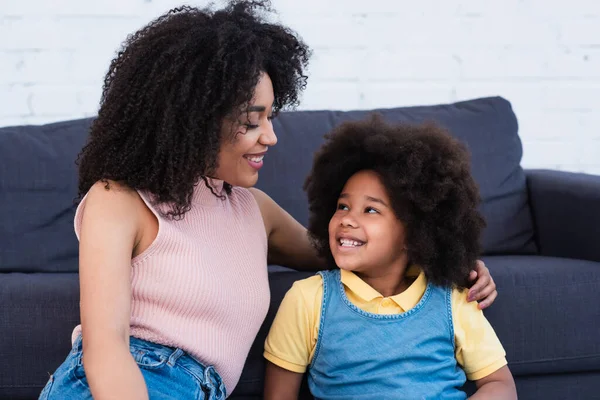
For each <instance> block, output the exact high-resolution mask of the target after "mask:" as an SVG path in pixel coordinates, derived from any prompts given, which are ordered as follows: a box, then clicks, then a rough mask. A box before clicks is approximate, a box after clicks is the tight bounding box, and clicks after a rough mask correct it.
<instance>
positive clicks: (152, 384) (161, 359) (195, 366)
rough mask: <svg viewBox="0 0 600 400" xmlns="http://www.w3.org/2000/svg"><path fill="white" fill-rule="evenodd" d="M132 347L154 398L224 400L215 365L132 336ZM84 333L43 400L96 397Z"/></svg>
mask: <svg viewBox="0 0 600 400" xmlns="http://www.w3.org/2000/svg"><path fill="white" fill-rule="evenodd" d="M129 350H130V351H131V355H132V356H133V358H134V359H135V361H136V362H137V364H138V366H139V368H140V370H141V371H142V375H143V376H144V380H145V381H146V387H147V388H148V394H149V396H150V400H154V399H156V400H174V399H197V400H222V399H225V385H223V381H222V380H221V377H220V376H219V374H218V373H217V372H216V371H215V369H214V368H213V367H210V366H209V367H206V366H204V365H202V364H201V363H200V362H198V361H196V360H195V359H194V358H192V357H191V356H189V355H188V354H186V353H185V352H184V351H183V350H181V349H175V348H171V347H167V346H163V345H160V344H156V343H152V342H148V341H146V340H141V339H137V338H134V337H131V338H130V339H129ZM82 357H83V354H82V344H81V336H79V337H78V338H77V340H76V341H75V343H74V344H73V348H72V350H71V352H70V353H69V355H68V357H67V359H66V360H65V361H64V362H63V363H62V364H61V365H60V366H59V367H58V369H57V370H56V371H55V373H54V375H52V376H51V377H50V380H49V381H48V383H47V384H46V386H45V387H44V390H42V393H41V394H40V400H45V399H61V400H63V399H64V400H67V399H92V394H91V392H90V387H89V385H88V382H87V379H86V377H85V371H84V369H83V363H82Z"/></svg>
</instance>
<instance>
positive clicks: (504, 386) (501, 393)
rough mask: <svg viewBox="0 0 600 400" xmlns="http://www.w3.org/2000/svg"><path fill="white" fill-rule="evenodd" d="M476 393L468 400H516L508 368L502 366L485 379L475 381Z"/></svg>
mask: <svg viewBox="0 0 600 400" xmlns="http://www.w3.org/2000/svg"><path fill="white" fill-rule="evenodd" d="M475 385H476V386H477V391H476V392H475V394H474V395H473V396H471V397H469V399H471V400H477V399H486V400H513V399H517V388H516V387H515V381H514V379H513V376H512V374H511V373H510V370H509V369H508V366H506V365H505V366H504V367H502V368H500V369H499V370H497V371H496V372H494V373H492V374H490V375H488V376H486V377H485V378H482V379H479V380H477V381H475Z"/></svg>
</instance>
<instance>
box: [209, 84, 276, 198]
mask: <svg viewBox="0 0 600 400" xmlns="http://www.w3.org/2000/svg"><path fill="white" fill-rule="evenodd" d="M274 99H275V97H274V95H273V83H272V82H271V78H270V77H269V75H267V74H266V73H263V74H262V75H261V77H260V79H259V81H258V84H257V85H256V88H255V89H254V97H253V98H252V100H251V101H250V104H249V105H248V108H247V109H246V110H243V111H242V113H241V114H240V116H239V118H238V120H235V121H232V120H227V119H226V120H225V122H224V123H223V126H222V128H221V135H222V137H224V138H231V139H225V140H224V141H223V144H222V145H221V149H220V151H219V155H218V158H217V169H216V170H215V173H214V178H217V179H220V180H223V181H225V182H227V183H229V184H231V185H233V186H241V187H252V186H254V185H255V184H256V181H257V180H258V170H259V169H260V168H261V167H262V166H263V157H264V156H265V154H266V152H267V150H268V148H269V147H270V146H274V145H275V144H276V143H277V136H275V132H274V131H273V124H272V123H271V117H272V110H271V109H272V107H273V101H274Z"/></svg>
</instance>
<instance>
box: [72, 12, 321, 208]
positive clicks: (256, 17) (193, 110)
mask: <svg viewBox="0 0 600 400" xmlns="http://www.w3.org/2000/svg"><path fill="white" fill-rule="evenodd" d="M260 11H265V12H269V11H272V10H271V8H270V3H269V2H268V1H232V2H230V3H229V4H228V5H227V6H226V7H225V8H223V9H220V10H217V11H213V10H211V9H210V8H205V9H197V8H192V7H187V6H184V7H181V8H176V9H173V10H171V11H169V12H168V13H166V14H165V15H162V16H161V17H159V18H157V19H156V20H154V21H152V22H151V23H150V24H148V25H147V26H145V27H144V28H142V29H141V30H139V31H138V32H136V33H134V34H133V35H130V36H129V37H128V38H127V40H126V41H125V43H124V45H123V47H122V49H121V50H120V51H119V52H118V54H117V55H116V57H115V58H114V59H113V60H112V62H111V64H110V67H109V70H108V73H107V74H106V77H105V79H104V86H103V92H102V97H101V101H100V109H99V112H98V116H97V118H96V119H95V120H94V122H93V124H92V127H91V133H90V139H89V141H88V143H87V144H86V146H85V147H84V148H83V150H82V152H81V153H80V155H79V158H78V164H79V198H81V197H82V196H83V195H84V194H85V193H86V192H87V191H88V190H89V189H90V187H91V186H92V185H93V184H94V183H95V182H97V181H103V182H105V184H108V182H107V180H109V179H110V180H114V181H119V182H122V183H124V184H125V185H127V186H129V187H130V188H132V189H136V190H146V191H149V192H150V193H152V194H153V195H154V196H155V199H156V201H157V202H158V203H168V204H170V205H171V208H172V210H171V211H170V212H169V213H168V214H169V215H171V216H172V217H182V216H183V214H184V213H185V212H186V211H188V210H189V207H190V202H191V197H192V193H193V190H194V184H196V183H197V182H198V179H199V178H200V177H201V176H203V175H206V174H209V173H211V171H214V170H215V169H216V163H217V156H218V153H219V149H220V147H221V142H222V141H224V140H232V139H233V138H232V137H221V135H220V131H221V126H222V123H223V121H224V119H225V118H226V117H231V118H238V117H240V114H241V112H242V111H241V110H242V109H243V106H244V105H245V104H248V103H249V102H250V101H251V99H252V97H253V94H254V88H255V86H256V85H257V83H258V80H259V78H260V75H261V73H262V72H266V73H267V74H268V75H269V76H270V78H271V80H272V82H273V90H274V95H275V101H274V104H273V112H274V113H277V112H278V111H279V110H281V109H282V108H285V107H287V106H292V107H293V106H296V105H297V104H298V97H299V93H300V92H301V91H302V90H303V89H304V88H305V86H306V76H305V75H304V69H305V68H306V66H307V63H308V59H309V57H310V51H309V49H308V48H307V46H306V45H305V44H304V43H303V42H302V41H301V39H299V38H298V37H297V36H296V35H295V34H294V33H293V32H292V31H291V30H289V29H288V28H286V27H283V26H280V25H277V24H273V23H268V22H266V21H265V20H264V18H263V17H262V16H261V13H260ZM232 136H233V133H232ZM225 188H226V190H228V192H229V191H230V190H231V187H230V186H229V185H228V184H227V185H225Z"/></svg>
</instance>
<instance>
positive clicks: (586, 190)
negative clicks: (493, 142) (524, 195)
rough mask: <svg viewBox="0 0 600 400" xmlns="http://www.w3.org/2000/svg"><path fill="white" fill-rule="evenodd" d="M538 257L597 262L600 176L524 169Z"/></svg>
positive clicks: (599, 229)
mask: <svg viewBox="0 0 600 400" xmlns="http://www.w3.org/2000/svg"><path fill="white" fill-rule="evenodd" d="M525 174H526V176H527V187H528V190H529V201H530V203H531V209H532V213H533V220H534V225H535V231H536V238H537V242H538V246H539V251H540V254H541V255H544V256H554V257H565V258H576V259H581V260H590V261H600V176H596V175H588V174H582V173H574V172H565V171H555V170H541V169H531V170H525Z"/></svg>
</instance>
